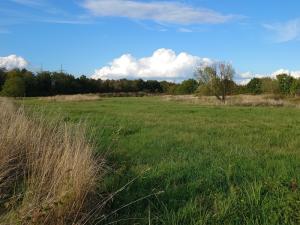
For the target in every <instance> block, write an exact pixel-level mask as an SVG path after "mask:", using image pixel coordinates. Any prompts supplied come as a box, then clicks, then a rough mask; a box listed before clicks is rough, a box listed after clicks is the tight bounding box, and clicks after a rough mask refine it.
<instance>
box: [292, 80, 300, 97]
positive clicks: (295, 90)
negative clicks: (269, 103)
mask: <svg viewBox="0 0 300 225" xmlns="http://www.w3.org/2000/svg"><path fill="white" fill-rule="evenodd" d="M290 93H291V94H292V95H294V96H299V95H300V79H297V80H296V79H294V80H293V83H292V85H291V89H290Z"/></svg>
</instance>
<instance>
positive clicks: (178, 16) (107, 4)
mask: <svg viewBox="0 0 300 225" xmlns="http://www.w3.org/2000/svg"><path fill="white" fill-rule="evenodd" d="M83 6H84V7H85V8H86V9H88V10H89V11H90V12H91V13H92V14H93V15H95V16H101V17H103V16H111V17H126V18H130V19H140V20H153V21H156V22H161V23H172V24H201V23H210V24H218V23H225V22H227V21H229V20H231V19H233V18H235V16H234V15H223V14H221V13H219V12H216V11H213V10H210V9H204V8H194V7H192V6H190V5H186V4H183V3H178V2H175V1H151V2H141V1H137V0H85V1H84V2H83Z"/></svg>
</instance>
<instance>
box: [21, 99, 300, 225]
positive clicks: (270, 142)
mask: <svg viewBox="0 0 300 225" xmlns="http://www.w3.org/2000/svg"><path fill="white" fill-rule="evenodd" d="M24 103H25V105H27V106H34V105H38V106H42V107H43V108H45V111H47V112H52V113H53V112H59V114H62V115H63V116H64V119H65V121H68V122H71V123H72V122H78V121H80V120H82V119H83V120H86V121H87V123H88V124H89V125H91V127H92V128H93V130H94V132H92V133H91V134H90V135H91V137H92V138H95V139H96V144H97V149H98V152H99V153H101V154H103V153H106V154H107V155H108V165H109V167H110V169H109V171H110V172H109V173H108V174H107V176H106V180H105V185H104V186H101V187H100V186H99V192H100V190H101V193H99V194H105V193H113V192H115V191H117V190H118V189H120V188H122V187H124V185H126V184H128V183H130V182H131V183H130V184H128V185H127V186H126V188H125V189H124V190H123V191H121V192H119V193H118V194H117V195H116V196H115V197H114V198H113V201H111V202H110V203H109V205H108V206H107V215H108V217H107V219H106V220H105V221H103V220H102V221H99V223H100V224H110V223H113V224H168V225H176V224H178V225H179V224H195V225H196V224H197V225H200V224H249V225H250V224H251V225H254V224H300V190H299V184H300V111H299V109H297V108H291V107H290V108H288V107H236V106H201V105H197V104H189V103H185V102H173V101H164V100H162V98H161V97H143V98H134V97H132V98H103V99H100V100H96V101H80V102H76V101H75V102H74V101H72V102H68V101H65V102H54V101H45V100H37V99H30V100H25V101H24ZM122 206H124V207H122ZM114 210H116V212H115V213H112V212H114ZM110 214H111V215H110Z"/></svg>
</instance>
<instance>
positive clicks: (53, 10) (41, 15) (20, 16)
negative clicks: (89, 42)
mask: <svg viewBox="0 0 300 225" xmlns="http://www.w3.org/2000/svg"><path fill="white" fill-rule="evenodd" d="M10 2H12V3H14V4H18V5H21V6H22V7H24V10H22V11H20V10H17V9H15V8H12V7H10V8H9V7H7V8H2V9H0V16H2V17H3V18H5V20H3V21H1V22H0V25H2V26H9V25H12V24H25V23H30V22H40V23H56V24H90V23H92V22H93V21H92V19H91V16H90V15H85V14H79V13H78V14H76V13H75V14H74V13H71V12H70V11H68V10H65V9H62V8H61V7H59V6H57V5H56V4H53V2H51V1H49V0H10Z"/></svg>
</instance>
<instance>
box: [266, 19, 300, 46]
mask: <svg viewBox="0 0 300 225" xmlns="http://www.w3.org/2000/svg"><path fill="white" fill-rule="evenodd" d="M263 27H264V28H266V29H267V30H269V31H271V32H274V33H275V41H276V42H288V41H293V40H299V39H300V18H297V19H293V20H289V21H287V22H284V23H273V24H263Z"/></svg>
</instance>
